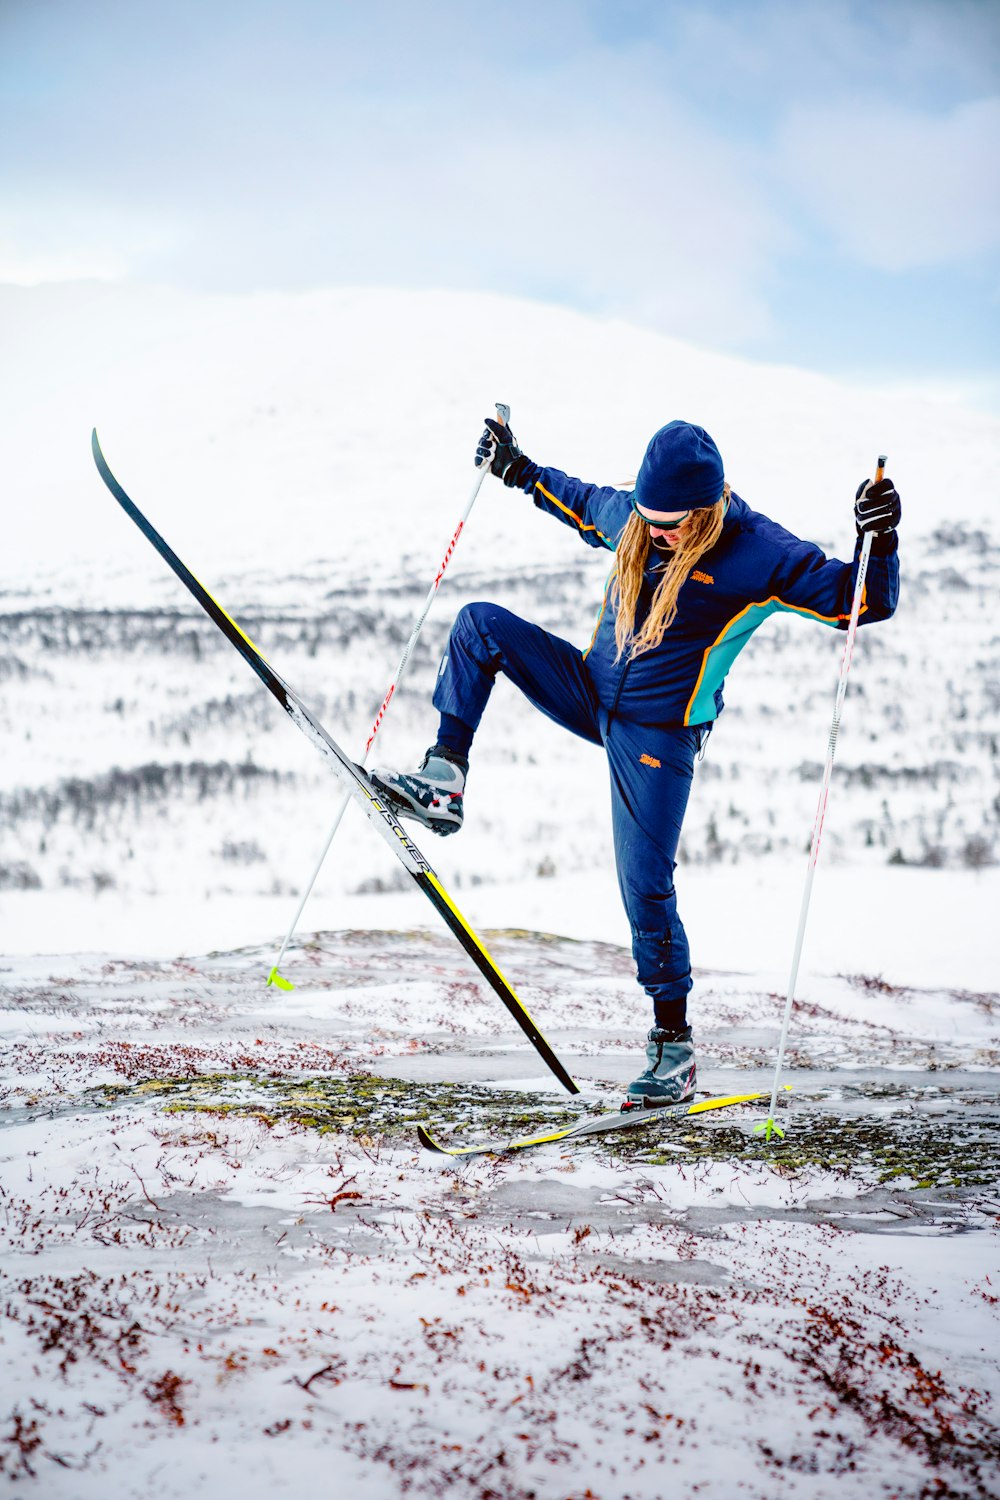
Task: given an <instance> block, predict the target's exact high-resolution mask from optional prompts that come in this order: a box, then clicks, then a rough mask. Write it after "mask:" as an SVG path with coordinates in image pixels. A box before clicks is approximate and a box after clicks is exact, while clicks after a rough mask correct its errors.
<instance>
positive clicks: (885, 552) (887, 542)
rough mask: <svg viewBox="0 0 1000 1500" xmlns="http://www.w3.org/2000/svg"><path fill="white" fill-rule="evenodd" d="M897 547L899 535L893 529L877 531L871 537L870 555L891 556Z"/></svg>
mask: <svg viewBox="0 0 1000 1500" xmlns="http://www.w3.org/2000/svg"><path fill="white" fill-rule="evenodd" d="M898 548H899V537H898V536H897V535H896V532H895V529H893V530H892V531H877V532H876V533H875V535H874V536H873V537H872V550H871V556H872V557H892V555H893V553H895V552H896V551H897V550H898Z"/></svg>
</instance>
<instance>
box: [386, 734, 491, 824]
mask: <svg viewBox="0 0 1000 1500" xmlns="http://www.w3.org/2000/svg"><path fill="white" fill-rule="evenodd" d="M468 769H469V763H468V761H462V760H459V759H458V758H457V757H455V758H454V759H453V758H452V756H451V754H450V752H448V751H447V750H442V749H441V748H440V747H439V746H438V745H432V746H431V748H430V749H429V750H428V752H427V754H426V755H425V756H424V758H423V760H422V761H421V762H420V765H419V767H418V769H417V770H416V771H388V770H381V771H372V772H371V781H372V785H373V786H374V787H376V788H377V790H378V791H380V792H382V793H384V795H385V796H386V797H387V798H388V799H389V801H390V802H391V803H392V806H393V807H394V808H395V810H396V812H398V813H399V815H400V817H403V818H413V819H414V821H415V822H417V823H422V824H423V825H424V827H425V828H429V829H430V830H431V832H432V833H440V834H442V835H443V834H448V833H457V832H458V830H459V829H460V828H461V826H462V818H463V816H464V814H463V807H462V798H463V794H464V792H465V775H466V772H467V771H468Z"/></svg>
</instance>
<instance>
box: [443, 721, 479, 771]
mask: <svg viewBox="0 0 1000 1500" xmlns="http://www.w3.org/2000/svg"><path fill="white" fill-rule="evenodd" d="M475 733H476V731H475V730H474V729H470V728H469V726H468V724H464V723H463V722H462V720H461V719H456V718H455V715H454V714H442V715H441V724H440V727H439V728H438V734H437V742H436V748H437V749H438V750H444V751H445V752H446V753H447V757H448V759H449V760H455V761H464V762H465V764H466V766H467V765H468V761H469V751H470V750H471V749H472V740H473V736H474V735H475Z"/></svg>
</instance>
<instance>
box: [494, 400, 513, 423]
mask: <svg viewBox="0 0 1000 1500" xmlns="http://www.w3.org/2000/svg"><path fill="white" fill-rule="evenodd" d="M493 404H494V406H495V407H496V409H497V421H498V422H499V423H500V425H501V427H509V426H510V407H509V406H508V405H507V404H506V403H505V402H503V401H494V403H493Z"/></svg>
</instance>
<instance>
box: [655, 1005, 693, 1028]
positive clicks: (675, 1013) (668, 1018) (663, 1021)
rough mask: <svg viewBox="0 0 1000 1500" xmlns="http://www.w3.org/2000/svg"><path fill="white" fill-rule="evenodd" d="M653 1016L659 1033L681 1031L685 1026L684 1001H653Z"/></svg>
mask: <svg viewBox="0 0 1000 1500" xmlns="http://www.w3.org/2000/svg"><path fill="white" fill-rule="evenodd" d="M653 1016H654V1019H655V1022H656V1025H657V1026H658V1027H659V1028H660V1030H661V1031H683V1030H684V1028H685V1026H686V1025H687V1001H686V1000H654V1001H653Z"/></svg>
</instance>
